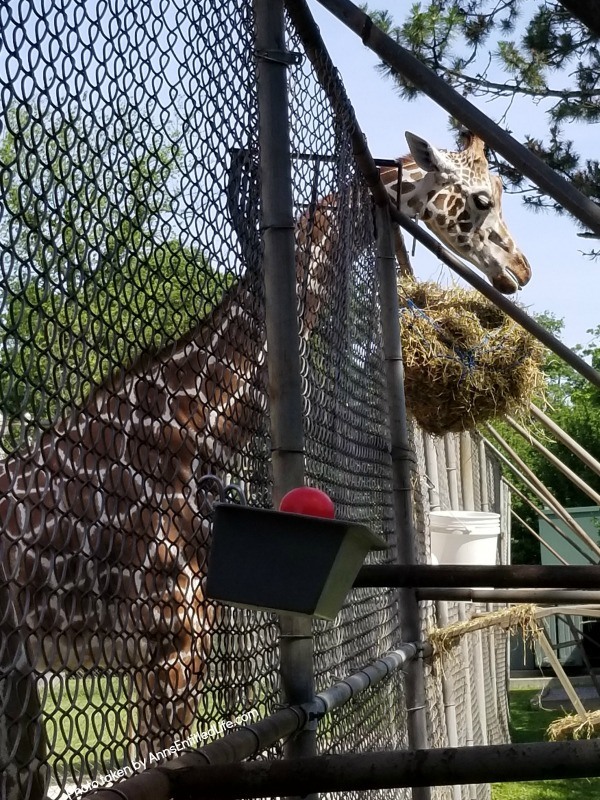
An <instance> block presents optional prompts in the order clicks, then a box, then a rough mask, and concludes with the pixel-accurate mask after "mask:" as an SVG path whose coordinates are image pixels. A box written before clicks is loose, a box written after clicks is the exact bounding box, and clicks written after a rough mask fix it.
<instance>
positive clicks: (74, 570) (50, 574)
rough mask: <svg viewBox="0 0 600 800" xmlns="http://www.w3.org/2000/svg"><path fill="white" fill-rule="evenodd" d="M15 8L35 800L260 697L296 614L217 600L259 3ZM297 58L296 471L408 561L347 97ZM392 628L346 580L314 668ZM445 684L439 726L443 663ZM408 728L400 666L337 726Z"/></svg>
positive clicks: (13, 559)
mask: <svg viewBox="0 0 600 800" xmlns="http://www.w3.org/2000/svg"><path fill="white" fill-rule="evenodd" d="M0 28H1V29H2V36H3V47H4V50H3V53H2V55H1V56H0V87H1V93H2V109H1V118H0V123H1V128H0V252H1V253H2V261H1V264H2V276H1V281H2V286H1V306H0V342H1V347H0V404H1V407H0V412H1V414H2V426H1V433H0V436H1V439H2V448H3V456H2V461H1V464H0V506H1V508H2V528H1V531H0V593H1V599H2V609H3V610H2V615H1V617H0V636H1V647H0V716H1V717H2V723H1V724H0V775H1V777H0V787H1V793H2V796H3V797H4V796H6V797H8V798H15V799H16V798H19V800H24V799H25V798H38V797H42V796H44V794H45V792H46V791H48V792H49V794H50V796H51V797H59V796H60V797H66V796H68V795H69V794H70V793H72V792H73V791H75V789H76V788H77V787H79V788H82V787H86V785H87V786H89V783H90V781H92V780H94V779H96V780H98V779H107V780H108V779H110V778H111V777H113V778H115V779H116V778H121V777H128V776H130V775H131V774H133V773H134V772H135V771H137V770H139V769H141V768H142V766H144V765H145V766H150V765H152V764H156V763H158V762H159V761H160V760H161V759H162V758H165V757H167V754H166V753H165V748H169V747H170V746H172V745H173V743H174V742H175V741H180V742H181V741H185V740H186V739H187V740H188V741H192V740H193V742H195V743H196V744H198V743H201V742H204V741H206V740H207V739H211V738H216V737H218V736H220V735H221V734H222V732H223V725H224V723H225V722H226V721H227V722H229V721H234V722H235V721H239V720H241V719H247V717H243V716H242V715H244V714H252V715H253V717H256V718H258V717H264V716H266V715H268V714H269V713H270V712H271V711H273V710H274V709H275V708H276V706H277V703H278V702H279V700H280V696H279V677H278V655H277V641H278V626H277V619H276V617H274V616H271V615H267V614H259V613H254V612H251V611H243V610H234V609H230V608H226V607H217V606H215V605H213V604H212V603H211V602H209V601H207V600H206V598H205V596H204V591H203V583H204V578H205V573H206V556H207V551H208V547H209V535H210V511H211V507H212V503H213V501H214V500H215V499H216V498H218V497H223V492H224V488H223V487H224V486H225V485H227V484H235V485H236V486H238V487H240V489H241V490H242V491H243V492H244V493H245V496H246V498H247V500H248V502H249V503H250V504H252V505H255V506H268V505H269V504H270V491H271V476H270V444H269V417H268V394H267V374H266V352H265V326H264V308H263V295H262V275H261V252H260V202H259V197H260V191H259V189H260V187H259V153H258V143H257V138H258V134H257V130H258V124H257V115H258V112H257V99H256V76H255V54H254V45H253V17H252V11H251V4H249V3H236V2H232V1H231V0H229V1H228V0H219V2H211V3H208V2H204V0H199V2H196V3H184V2H180V0H160V1H159V0H143V1H142V2H140V0H135V2H134V1H133V0H124V2H122V3H119V4H111V3H107V2H98V3H82V2H80V0H53V2H51V3H47V4H41V3H39V2H37V0H9V1H8V3H5V4H4V5H3V6H2V7H1V8H0ZM288 31H289V40H288V47H289V49H290V50H292V51H295V52H299V53H302V46H301V44H300V42H299V41H298V39H297V38H296V37H295V35H294V33H293V31H292V30H291V26H290V25H288ZM288 74H289V91H290V123H291V137H292V148H293V190H294V201H295V204H296V212H297V217H298V226H297V243H298V256H297V272H298V285H299V290H298V292H299V325H300V331H301V347H302V353H301V357H302V378H303V395H304V410H305V417H304V418H305V440H306V468H307V475H308V477H309V479H310V481H311V482H312V483H314V484H317V485H319V486H322V487H323V488H324V489H326V490H327V491H328V492H329V493H330V494H331V496H332V497H333V499H334V501H335V503H336V506H337V511H338V514H339V516H341V517H346V518H351V519H354V520H357V521H363V522H367V523H368V524H369V526H370V527H371V528H372V529H373V530H374V531H375V532H376V533H378V534H380V535H382V536H383V537H384V538H385V539H386V541H387V542H388V543H389V548H388V551H387V552H386V556H385V557H386V558H387V559H389V560H394V558H395V552H396V550H395V541H394V537H395V532H394V520H393V513H392V500H391V491H392V471H391V456H390V447H389V421H388V415H387V395H386V388H385V387H386V384H385V371H384V362H383V352H382V344H381V334H380V323H379V310H378V300H377V289H378V284H377V274H376V270H375V263H374V231H373V217H372V211H371V203H370V200H369V196H368V192H367V190H366V187H365V185H364V182H363V181H362V179H361V177H360V175H359V173H358V170H357V167H356V164H355V162H354V159H353V156H352V147H351V142H350V138H349V134H348V126H347V124H346V123H347V116H346V115H347V111H346V109H345V108H344V107H343V104H341V103H340V104H339V106H332V104H331V103H330V101H329V100H328V99H327V95H326V94H325V93H324V92H323V89H322V88H321V86H320V85H319V82H318V81H317V80H316V78H315V75H314V73H313V71H312V68H311V67H310V65H309V63H308V61H303V62H302V63H300V64H297V65H295V66H290V67H289V68H288ZM291 324H292V323H291ZM419 439H420V433H419V432H418V431H416V432H415V446H416V449H417V454H418V458H419V470H418V471H417V472H415V476H414V478H415V508H416V516H417V520H418V522H419V527H418V530H419V536H420V542H419V549H420V556H421V558H422V559H423V560H424V559H425V558H426V552H427V547H428V544H427V524H426V508H427V502H426V486H425V484H424V477H425V467H424V461H423V458H422V452H421V449H420V448H422V443H420V442H419ZM490 474H491V473H490ZM210 476H216V477H215V478H213V477H210ZM486 480H490V481H491V478H489V479H486ZM495 486H496V483H494V482H493V481H492V483H491V485H490V487H489V492H490V493H491V499H490V501H489V502H490V507H496V506H497V505H498V502H499V498H498V496H497V494H494V491H496V489H494V487H495ZM234 557H235V554H232V558H234ZM432 620H433V607H432V606H431V604H428V605H427V606H424V611H423V624H424V626H426V625H428V624H429V623H431V622H432ZM401 641H402V637H401V631H400V628H399V615H398V601H397V593H396V592H395V591H382V590H368V589H361V590H356V591H354V592H353V593H352V594H351V596H350V598H349V600H348V602H347V604H346V606H345V607H344V609H343V611H342V612H341V614H340V615H339V616H338V618H337V619H336V621H335V622H334V623H327V624H326V623H319V624H317V625H316V677H317V686H318V688H323V687H325V686H327V685H328V684H330V683H331V682H332V681H333V680H334V679H335V678H337V677H338V676H339V675H344V674H346V673H348V672H350V671H351V670H353V669H355V668H358V667H360V666H362V665H363V664H365V663H367V662H368V661H370V660H372V659H374V658H376V657H377V656H378V655H379V654H381V653H382V652H385V651H386V650H388V649H390V648H392V647H394V645H397V644H398V643H399V642H401ZM494 642H495V644H494V647H493V648H491V649H487V650H486V648H485V647H484V652H485V653H487V656H486V657H488V659H489V658H492V657H493V653H495V654H496V658H497V676H500V675H501V674H502V673H501V671H500V670H501V669H502V666H501V664H502V652H503V651H502V648H503V644H502V642H501V641H500V640H499V637H498V635H496V639H495V640H494ZM469 652H472V648H471V649H470V650H469ZM464 666H465V664H464V663H463V661H461V658H460V657H459V658H457V660H456V662H455V671H456V679H457V681H459V682H460V681H461V680H463V678H461V676H464V669H463V668H464ZM453 669H454V668H453ZM502 680H503V678H502ZM462 686H463V690H464V689H465V685H464V683H463V684H462ZM428 691H429V699H430V708H429V721H430V733H431V735H432V740H433V741H434V743H435V744H443V743H445V742H446V740H447V739H446V732H445V728H444V725H445V723H444V720H443V715H442V714H441V712H440V709H441V708H442V704H441V703H440V702H439V701H440V691H441V689H440V680H439V672H438V671H433V672H432V673H431V674H430V675H429V680H428ZM503 691H504V686H503V685H502V682H499V683H498V686H497V691H495V690H494V688H493V687H492V689H490V699H489V703H488V708H487V724H488V730H489V729H490V726H492V727H493V726H494V725H499V727H498V728H497V730H498V731H499V732H500V733H498V735H496V733H494V735H493V737H492V735H491V734H490V741H492V740H493V741H498V740H499V737H500V735H501V733H503V732H504V730H505V707H504V705H503V703H504V700H503V698H504V694H503ZM496 707H497V708H498V712H497V713H496V712H495V711H493V710H490V709H495V708H496ZM494 714H496V716H495V717H494ZM495 720H499V722H498V723H497V722H496V721H495ZM494 730H496V729H494ZM189 737H192V739H190V738H189ZM406 745H407V740H406V704H405V701H404V695H403V686H402V677H401V675H396V676H392V677H390V678H389V679H387V680H386V681H384V682H383V683H382V684H381V685H380V686H379V687H378V688H377V689H374V690H373V691H371V692H367V693H364V694H363V695H361V697H360V699H357V700H355V701H353V702H352V703H351V704H348V705H347V706H345V707H344V708H343V709H341V710H339V711H337V712H335V713H334V714H332V715H331V716H330V717H328V719H327V721H326V722H325V723H323V724H322V726H321V729H320V731H319V747H320V750H321V751H322V752H341V751H349V750H350V751H360V750H371V749H392V748H398V747H405V746H406ZM277 754H278V753H273V754H272V755H277ZM119 770H120V771H121V773H119ZM438 794H439V796H440V797H441V796H444V795H443V791H442V790H440V792H439V793H438ZM387 796H389V793H387ZM394 796H396V797H398V798H401V797H405V796H407V792H406V791H402V790H398V791H397V792H394Z"/></svg>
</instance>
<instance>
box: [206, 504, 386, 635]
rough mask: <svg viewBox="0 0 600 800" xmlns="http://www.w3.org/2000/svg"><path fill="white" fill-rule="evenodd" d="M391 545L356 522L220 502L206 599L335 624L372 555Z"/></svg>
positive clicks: (215, 522)
mask: <svg viewBox="0 0 600 800" xmlns="http://www.w3.org/2000/svg"><path fill="white" fill-rule="evenodd" d="M386 547H387V545H386V543H385V542H384V541H383V539H380V538H379V536H376V535H375V534H374V533H371V531H370V530H369V529H368V528H366V527H365V526H364V525H359V524H357V523H354V522H347V521H345V520H332V519H323V518H321V517H309V516H304V515H301V514H289V513H284V512H281V511H267V510H264V509H259V508H249V507H248V506H239V505H233V504H226V503H223V504H218V505H216V506H215V515H214V525H213V539H212V545H211V549H210V555H209V559H208V575H207V583H206V593H207V595H208V596H209V597H211V598H213V599H215V600H221V601H223V602H224V603H228V604H230V605H234V606H242V607H244V608H257V609H262V610H264V611H277V612H279V613H281V614H304V615H306V616H311V617H319V618H321V619H329V620H331V619H333V618H334V617H335V616H336V614H337V613H338V611H339V610H340V609H341V607H342V605H343V603H344V600H345V599H346V595H347V594H348V592H349V591H350V589H351V588H352V584H353V583H354V579H355V578H356V576H357V574H358V571H359V569H360V567H361V566H362V563H363V561H364V560H365V557H366V555H367V553H368V552H369V551H370V550H384V549H385V548H386Z"/></svg>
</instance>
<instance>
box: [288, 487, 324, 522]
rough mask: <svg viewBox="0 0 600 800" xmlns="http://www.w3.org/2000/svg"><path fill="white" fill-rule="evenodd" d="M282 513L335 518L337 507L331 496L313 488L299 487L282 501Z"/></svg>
mask: <svg viewBox="0 0 600 800" xmlns="http://www.w3.org/2000/svg"><path fill="white" fill-rule="evenodd" d="M279 510H280V511H287V512H288V513H290V514H306V516H308V517H327V518H328V519H333V518H334V517H335V506H334V505H333V500H332V499H331V497H329V495H327V494H325V492H322V491H321V490H320V489H314V488H313V487H312V486H299V487H298V488H297V489H292V490H291V491H290V492H288V493H287V494H286V495H285V496H284V497H283V498H282V500H281V503H280V504H279Z"/></svg>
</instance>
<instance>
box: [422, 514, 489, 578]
mask: <svg viewBox="0 0 600 800" xmlns="http://www.w3.org/2000/svg"><path fill="white" fill-rule="evenodd" d="M429 523H430V530H431V553H432V555H433V556H434V557H435V559H437V561H438V563H439V564H482V565H491V566H493V565H494V564H495V563H496V553H497V550H498V537H499V536H500V514H493V513H491V512H488V511H432V512H431V513H430V515H429Z"/></svg>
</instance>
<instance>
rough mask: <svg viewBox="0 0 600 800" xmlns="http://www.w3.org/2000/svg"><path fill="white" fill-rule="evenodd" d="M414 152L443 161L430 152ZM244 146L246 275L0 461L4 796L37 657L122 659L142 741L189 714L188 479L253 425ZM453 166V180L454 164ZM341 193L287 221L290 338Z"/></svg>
mask: <svg viewBox="0 0 600 800" xmlns="http://www.w3.org/2000/svg"><path fill="white" fill-rule="evenodd" d="M415 138H416V137H415ZM419 141H422V140H419ZM425 145H426V143H425ZM425 150H426V152H428V153H429V156H430V159H431V161H432V165H433V163H434V162H435V163H436V164H437V165H438V167H437V168H436V170H435V171H436V173H437V172H439V173H440V175H441V170H440V168H439V167H440V165H441V164H443V163H445V162H444V161H443V159H444V155H443V154H440V153H438V151H435V150H434V149H433V148H431V147H430V146H429V145H426V147H425ZM446 155H447V158H450V157H451V156H452V155H456V156H458V155H460V154H446ZM244 158H245V157H243V158H242V162H241V164H240V166H239V168H234V169H232V179H231V181H230V184H229V186H228V187H227V192H228V194H229V212H230V217H232V220H231V221H232V224H233V229H234V231H235V232H236V234H237V236H238V241H239V247H240V252H241V257H240V261H241V262H242V263H243V264H244V265H245V273H244V274H243V276H242V277H241V278H240V279H239V280H238V282H237V283H235V284H234V285H233V286H231V287H229V288H228V289H227V290H226V291H225V292H224V294H223V296H222V297H221V299H220V300H219V302H218V304H217V305H216V307H215V308H214V309H213V310H212V311H211V312H210V314H208V315H207V316H206V317H205V319H203V320H202V321H201V322H200V323H199V324H198V326H197V327H196V328H195V329H194V330H193V331H191V332H190V333H189V334H187V335H186V336H185V337H183V338H182V339H180V340H179V341H177V342H175V343H174V344H172V345H169V346H168V347H166V348H164V349H162V350H160V351H158V352H156V353H152V354H145V355H143V356H141V357H140V358H139V359H138V360H137V361H136V362H135V363H134V364H132V365H130V366H129V367H127V368H124V369H119V370H117V371H116V372H115V373H114V374H111V375H110V376H108V377H107V379H106V380H105V382H104V383H103V384H102V385H100V386H99V387H97V388H95V389H94V390H93V391H92V392H91V394H90V395H89V397H88V398H87V400H86V401H85V402H84V403H83V404H82V405H81V406H80V407H77V408H75V409H73V410H72V411H71V412H70V414H69V415H68V416H65V418H64V419H62V420H61V421H60V422H59V423H57V424H56V425H55V426H54V427H53V428H51V429H49V430H46V431H45V432H44V433H43V434H42V435H41V436H40V437H39V439H38V441H37V442H36V444H35V446H34V447H33V448H31V449H29V450H26V451H24V452H19V453H14V454H11V455H9V456H8V457H7V458H5V459H4V460H3V461H0V612H1V613H0V794H1V795H2V797H6V798H7V800H25V798H29V799H30V800H37V799H38V798H41V797H43V796H45V788H46V786H45V784H46V780H45V778H44V777H43V776H42V777H41V778H40V777H39V774H38V773H40V770H39V768H40V767H41V765H42V764H43V763H44V760H45V755H44V736H43V718H42V709H41V704H40V702H39V699H38V698H37V689H36V682H37V680H38V677H39V675H40V672H41V671H43V670H52V671H54V672H58V671H65V670H67V671H70V672H75V671H81V670H89V669H98V668H103V669H108V670H111V669H119V670H128V671H130V672H131V674H132V675H133V685H134V688H135V690H136V693H137V698H138V721H137V724H136V729H135V736H136V751H137V753H138V754H139V755H143V754H144V753H149V752H151V751H158V750H160V749H162V748H163V747H165V746H169V745H171V744H172V742H173V739H174V737H175V736H178V737H180V738H183V737H184V736H185V735H186V733H187V732H188V731H189V730H190V728H191V726H192V725H193V722H194V719H195V713H196V709H195V698H196V695H197V692H198V689H199V687H201V685H202V681H203V676H204V672H205V669H206V662H207V659H208V657H209V654H210V652H211V639H212V634H213V632H214V629H215V625H216V624H218V616H217V611H216V609H215V607H214V606H213V605H212V604H211V603H209V602H207V600H206V598H205V595H204V579H205V573H206V558H207V550H208V547H209V524H208V520H207V518H206V516H205V514H204V513H203V509H202V507H201V506H202V498H200V497H199V496H198V494H197V491H196V489H197V484H198V477H199V476H201V475H203V474H206V473H212V472H219V471H225V472H226V471H228V470H230V469H231V467H232V463H233V461H234V460H235V458H237V457H239V454H240V453H244V449H245V448H246V447H247V446H248V444H249V442H250V441H251V440H252V437H262V438H265V437H266V436H267V428H266V422H265V420H266V418H267V416H268V399H267V398H268V391H267V372H266V357H265V355H266V350H265V348H266V343H265V341H264V325H263V319H262V302H261V291H262V288H261V286H262V284H261V277H260V271H259V267H258V262H259V260H260V259H259V256H260V237H259V230H258V226H257V224H255V223H254V222H253V220H254V219H255V209H256V207H257V200H256V196H255V194H256V192H257V185H258V181H257V179H256V175H255V167H256V165H255V164H254V162H252V161H251V160H250V163H249V162H248V159H247V158H245V160H244ZM419 160H420V161H421V164H423V163H424V161H425V157H424V156H423V155H422V154H421V155H420V156H419ZM415 163H416V162H415ZM410 169H411V168H410V164H409V163H408V162H407V171H409V170H410ZM419 170H421V172H420V173H419V175H420V182H421V185H422V186H425V185H428V183H431V184H432V185H434V186H437V182H436V181H437V180H438V178H437V174H436V175H433V174H431V173H433V172H434V170H433V169H430V170H428V172H427V174H425V171H424V169H423V167H422V166H421V167H419ZM396 174H397V173H396V171H393V177H395V176H396ZM410 174H413V173H412V172H411V173H410ZM449 174H450V173H449ZM451 174H452V180H453V183H452V184H451V185H452V186H453V187H454V193H455V194H456V193H457V192H456V181H457V180H459V178H460V176H458V177H457V176H456V175H455V174H454V173H451ZM415 175H416V173H415ZM393 177H392V179H391V180H393ZM384 179H385V175H384ZM406 182H408V181H406ZM244 186H245V188H244ZM410 186H411V191H412V189H413V184H412V183H411V184H410ZM391 188H392V189H393V186H392V187H391ZM417 189H418V187H417ZM490 191H491V190H489V189H488V192H490ZM253 193H254V196H252V195H253ZM440 193H441V192H440ZM240 194H241V195H242V196H243V198H244V200H242V201H240V199H239V195H240ZM479 194H480V195H481V197H480V198H479V200H478V202H480V204H481V203H482V202H483V199H482V198H483V195H484V191H483V189H481V191H480V192H479ZM434 195H435V193H434ZM434 195H432V197H431V198H430V199H428V201H427V207H426V208H424V209H423V211H422V216H423V218H424V219H425V218H426V217H427V216H428V214H427V213H426V212H427V208H428V207H429V206H430V205H431V204H432V203H435V196H434ZM461 196H462V195H461ZM411 199H412V198H411V197H410V196H404V197H403V202H404V201H410V200H411ZM465 203H466V201H465V202H464V203H463V207H464V206H465ZM406 204H407V206H408V208H409V210H412V211H413V213H414V212H415V211H419V210H420V205H419V206H417V205H415V204H414V203H413V205H412V206H410V204H409V203H408V202H407V203H406ZM342 205H348V206H349V207H352V208H354V209H355V211H356V210H357V209H360V208H362V210H363V213H366V215H367V216H369V212H368V211H366V212H365V208H364V207H363V206H364V204H360V203H357V202H356V200H355V199H353V197H352V196H351V193H348V192H346V191H345V188H344V187H343V186H342V190H341V193H340V194H332V195H327V196H325V197H322V198H321V199H320V200H317V201H315V202H314V203H313V204H311V206H310V207H309V208H308V209H307V210H306V211H305V212H304V213H303V214H301V215H300V216H299V219H298V221H297V225H296V242H297V254H296V272H297V284H298V305H299V325H300V332H301V337H302V339H303V340H304V341H306V340H307V339H308V338H309V337H310V335H311V333H312V331H313V330H314V329H315V328H316V327H317V325H318V324H319V318H320V316H321V315H322V313H323V309H324V308H326V307H327V305H328V303H327V298H328V294H329V292H331V291H332V290H333V287H334V283H335V281H336V279H337V276H336V273H335V270H334V269H332V260H333V258H334V257H335V254H336V249H337V248H336V243H337V240H338V230H337V228H336V224H337V223H336V219H337V209H338V208H339V207H340V206H342ZM434 207H435V206H434ZM252 209H254V211H252ZM253 214H254V216H253ZM431 216H433V212H431ZM355 221H356V220H355ZM426 221H429V222H430V221H431V220H426ZM447 223H448V225H447V227H448V228H450V227H451V224H450V223H451V219H450V216H449V215H448V216H447ZM440 225H442V223H441V222H440ZM440 230H441V231H443V226H442V227H440ZM440 235H441V234H440ZM449 235H450V234H448V236H449ZM442 238H443V237H442ZM522 280H523V282H525V280H524V279H522ZM2 717H4V718H2ZM40 774H41V773H40Z"/></svg>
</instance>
